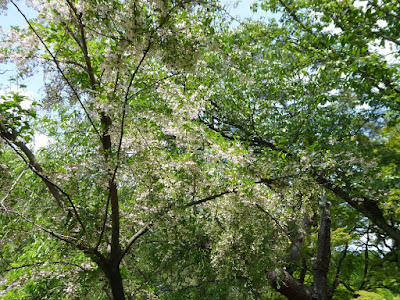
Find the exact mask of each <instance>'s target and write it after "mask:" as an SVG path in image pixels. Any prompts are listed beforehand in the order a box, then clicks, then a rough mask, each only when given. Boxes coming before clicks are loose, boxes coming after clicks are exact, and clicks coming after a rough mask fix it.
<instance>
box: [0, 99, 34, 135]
mask: <svg viewBox="0 0 400 300" xmlns="http://www.w3.org/2000/svg"><path fill="white" fill-rule="evenodd" d="M35 105H36V103H35V102H33V103H30V100H29V99H28V98H27V97H25V96H24V95H23V94H21V93H18V92H10V93H8V94H6V95H3V96H0V121H1V122H2V123H3V124H4V126H5V127H6V128H7V130H9V132H11V133H12V134H14V135H15V136H18V137H20V138H22V139H24V140H25V141H26V142H29V141H30V140H31V139H32V137H33V129H32V120H33V119H34V118H36V110H35V109H36V107H35ZM29 106H30V107H29Z"/></svg>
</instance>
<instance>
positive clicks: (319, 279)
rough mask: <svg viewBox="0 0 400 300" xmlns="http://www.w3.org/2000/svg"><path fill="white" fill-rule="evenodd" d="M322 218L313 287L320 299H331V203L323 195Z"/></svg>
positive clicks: (321, 203)
mask: <svg viewBox="0 0 400 300" xmlns="http://www.w3.org/2000/svg"><path fill="white" fill-rule="evenodd" d="M320 205H321V219H320V224H319V229H318V249H317V258H316V260H315V264H314V274H313V275H314V283H313V288H314V291H315V294H316V296H317V299H318V300H330V298H331V293H330V290H329V287H328V272H329V263H330V261H331V216H330V206H331V204H330V203H329V202H327V201H326V198H325V195H323V196H322V201H321V202H320Z"/></svg>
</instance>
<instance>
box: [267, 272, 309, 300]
mask: <svg viewBox="0 0 400 300" xmlns="http://www.w3.org/2000/svg"><path fill="white" fill-rule="evenodd" d="M267 277H268V279H269V281H270V282H271V285H272V287H273V288H274V289H275V290H276V291H278V292H279V293H281V294H282V295H283V296H285V297H286V298H288V299H289V300H311V299H312V291H311V289H310V288H309V287H307V286H305V285H304V284H301V283H299V282H298V281H297V280H296V279H294V278H293V277H292V275H290V274H289V273H288V272H287V271H285V270H282V271H274V272H271V273H268V275H267Z"/></svg>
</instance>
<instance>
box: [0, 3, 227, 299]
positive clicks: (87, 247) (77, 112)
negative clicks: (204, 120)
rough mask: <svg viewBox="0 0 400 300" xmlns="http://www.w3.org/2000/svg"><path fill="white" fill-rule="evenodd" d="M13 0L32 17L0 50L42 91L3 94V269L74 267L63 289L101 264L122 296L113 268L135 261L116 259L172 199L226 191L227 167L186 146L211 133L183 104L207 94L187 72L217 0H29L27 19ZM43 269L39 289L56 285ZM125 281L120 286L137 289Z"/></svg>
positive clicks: (112, 291)
mask: <svg viewBox="0 0 400 300" xmlns="http://www.w3.org/2000/svg"><path fill="white" fill-rule="evenodd" d="M10 5H13V6H15V8H16V9H17V10H18V11H19V12H20V14H21V15H22V16H23V17H24V18H25V20H26V23H27V27H25V28H23V29H21V28H12V29H11V30H10V31H9V32H8V34H7V35H6V36H4V37H3V47H2V59H3V60H4V61H10V62H13V63H16V64H17V66H18V70H19V71H20V72H21V73H22V76H23V77H28V76H32V75H33V74H36V72H38V71H40V72H42V74H43V76H44V89H45V90H44V98H43V99H42V100H41V101H40V102H38V103H33V104H32V107H31V108H30V109H24V108H22V106H21V103H22V102H23V101H24V100H25V99H24V97H23V96H22V95H20V94H18V93H11V94H8V95H6V96H3V97H2V102H1V109H2V115H1V123H0V126H1V127H0V132H1V137H2V141H3V143H4V145H5V146H8V150H4V151H2V155H3V156H4V158H5V160H4V162H5V164H4V165H3V163H2V172H3V171H4V180H5V181H4V182H7V183H5V184H2V188H3V189H4V190H3V194H2V195H3V196H2V207H3V212H4V213H5V214H3V215H2V222H3V225H4V231H3V235H4V237H3V243H4V245H6V244H7V241H8V242H10V243H8V246H4V247H3V249H2V251H3V257H5V258H4V260H3V262H2V263H3V269H4V270H6V271H11V272H13V271H15V272H14V273H13V274H14V275H10V276H11V277H10V278H11V279H15V281H13V282H14V283H13V285H14V286H18V285H19V284H21V283H22V282H25V284H28V286H29V281H28V283H27V280H28V279H29V278H28V277H29V276H28V275H29V274H30V271H29V272H28V273H24V274H27V277H25V276H22V277H21V278H19V279H18V280H16V277H15V276H18V274H21V273H18V271H19V270H22V269H26V268H31V267H34V268H35V267H40V268H41V269H42V270H43V271H42V272H39V273H37V274H32V275H34V276H32V278H33V280H35V281H38V280H39V279H40V277H43V278H46V276H49V273H48V272H50V271H51V272H56V271H58V272H60V273H61V274H63V275H62V276H68V274H69V275H71V274H74V272H75V275H76V274H77V275H78V276H80V279H77V278H76V277H75V279H73V278H74V277H71V278H72V279H71V280H72V281H70V282H69V283H67V282H65V283H64V284H63V288H62V291H63V292H66V293H72V294H78V293H79V288H84V286H85V283H83V284H82V285H81V287H79V285H76V284H73V280H83V282H85V280H86V281H88V282H89V281H91V280H93V279H94V278H95V277H96V276H94V274H97V270H98V271H99V272H100V273H101V274H102V276H104V277H105V279H106V280H107V281H108V283H109V285H108V286H107V285H106V286H104V290H105V293H106V294H107V295H109V296H110V298H111V297H112V298H113V299H124V298H125V295H126V292H125V289H124V287H123V280H122V276H123V275H121V272H123V271H124V270H126V269H127V268H129V267H133V266H132V265H130V266H129V267H128V264H124V266H123V267H121V263H123V261H124V259H125V258H126V257H127V256H128V255H129V253H130V252H131V251H132V248H133V247H134V244H135V243H136V242H137V240H138V239H139V238H140V237H141V236H142V235H144V234H145V233H146V232H148V231H149V230H151V229H150V228H151V227H152V226H154V224H155V223H157V222H158V223H160V224H162V222H166V221H165V220H164V219H166V218H167V219H168V218H169V219H170V218H171V217H173V212H174V211H175V210H183V211H184V210H185V209H186V208H188V207H192V206H195V205H196V204H198V203H201V202H202V201H207V200H211V199H213V198H217V197H219V196H222V195H223V194H225V193H228V192H227V191H226V190H227V187H226V183H225V179H224V177H223V176H222V177H221V176H217V175H214V173H213V172H214V171H213V172H212V171H209V172H208V170H207V168H209V165H211V164H213V165H215V166H216V167H217V166H218V161H217V158H216V157H214V156H211V155H210V154H209V153H206V152H202V151H200V152H199V153H198V154H197V155H195V153H196V152H195V150H196V149H200V148H201V147H204V145H205V144H207V145H208V144H209V142H208V140H209V138H208V137H207V135H206V134H205V133H204V129H203V128H202V127H201V126H200V127H199V126H192V122H191V120H190V116H191V115H193V114H196V113H197V112H198V111H199V110H200V109H201V101H198V106H197V107H193V106H190V107H188V103H189V102H190V103H194V101H193V100H194V99H196V100H197V99H201V98H204V97H207V91H205V90H204V88H202V87H201V86H197V85H196V81H195V74H194V73H193V72H192V71H193V70H194V69H195V68H196V65H197V64H198V63H199V62H198V58H199V57H200V55H201V53H202V51H203V50H202V49H203V48H204V46H205V45H206V42H207V39H206V37H207V36H208V35H210V34H211V33H212V27H211V25H210V24H211V21H212V18H213V12H215V11H216V9H217V6H216V5H215V3H213V2H212V1H112V2H97V1H37V2H30V3H28V4H27V5H29V6H30V7H31V8H33V9H35V11H36V12H37V15H36V17H35V18H34V19H31V20H29V19H28V18H27V17H26V16H25V14H24V13H23V12H22V10H21V9H20V7H19V6H18V4H17V3H16V2H14V1H10ZM190 74H194V75H190ZM186 81H187V82H188V84H185V82H186ZM35 111H39V112H40V113H39V114H38V115H37V116H36V114H35V113H34V112H35ZM32 118H36V119H35V120H36V121H35V122H36V123H35V124H33V123H32V122H30V121H31V120H32ZM35 130H40V131H41V132H42V134H46V135H48V136H49V137H50V140H51V142H50V143H49V144H48V145H47V146H46V147H45V148H42V149H40V150H39V151H36V152H35V151H33V150H32V146H31V144H30V143H29V142H30V140H31V138H32V135H33V133H34V132H35ZM10 151H11V152H10ZM201 160H206V161H207V164H204V165H200V161H201ZM213 161H214V163H213ZM213 168H215V167H213ZM217 168H218V167H217ZM3 169H4V170H3ZM28 170H29V172H28ZM7 185H8V186H7ZM171 214H172V215H171ZM160 226H161V225H160ZM161 227H162V226H161ZM22 228H25V230H22ZM159 230H160V229H155V231H159ZM48 239H51V241H49V242H46V241H47V240H48ZM42 247H45V248H46V249H45V250H44V249H43V250H44V254H43V255H44V257H43V259H40V258H39V257H37V256H36V255H37V254H36V253H39V252H40V250H41V248H42ZM21 253H22V254H21ZM40 255H42V254H40ZM82 255H83V256H82ZM10 259H13V260H14V261H9V260H10ZM121 268H122V271H121ZM74 269H75V270H74ZM76 271H78V272H76ZM83 274H85V275H83ZM88 274H89V275H88ZM90 274H91V275H90ZM60 276H61V275H60ZM85 276H86V277H85ZM55 278H59V277H55ZM52 280H53V281H54V278H53V279H52ZM52 280H50V279H49V280H48V282H47V283H46V284H45V287H44V289H51V288H53V285H54V282H52ZM129 280H130V283H129V293H134V292H135V289H136V293H139V294H140V290H141V289H142V288H143V289H144V290H145V288H144V287H142V286H140V285H139V284H138V283H137V282H136V283H135V280H136V279H135V278H129ZM13 285H11V288H12V287H13ZM34 292H38V293H39V292H40V291H34ZM86 292H87V291H86ZM93 292H94V293H98V291H93ZM10 293H12V292H10ZM149 293H151V292H149ZM143 297H145V298H147V297H150V296H149V295H147V296H146V295H145V296H143Z"/></svg>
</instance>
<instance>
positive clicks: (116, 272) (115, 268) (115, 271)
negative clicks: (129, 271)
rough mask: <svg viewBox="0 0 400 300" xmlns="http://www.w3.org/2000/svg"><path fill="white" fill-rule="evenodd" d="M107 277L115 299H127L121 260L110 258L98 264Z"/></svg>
mask: <svg viewBox="0 0 400 300" xmlns="http://www.w3.org/2000/svg"><path fill="white" fill-rule="evenodd" d="M98 265H99V267H100V268H101V269H102V270H103V272H104V274H105V275H106V277H107V280H108V282H109V284H110V287H111V294H112V299H113V300H125V292H124V286H123V282H122V276H121V272H120V269H119V260H113V259H108V260H107V261H103V262H102V263H100V264H98Z"/></svg>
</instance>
